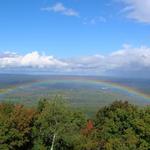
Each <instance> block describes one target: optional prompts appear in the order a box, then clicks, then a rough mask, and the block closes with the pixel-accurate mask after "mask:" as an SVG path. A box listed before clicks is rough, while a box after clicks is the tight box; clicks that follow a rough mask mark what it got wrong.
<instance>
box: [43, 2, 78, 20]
mask: <svg viewBox="0 0 150 150" xmlns="http://www.w3.org/2000/svg"><path fill="white" fill-rule="evenodd" d="M42 10H43V11H53V12H55V13H61V14H63V15H66V16H75V17H77V16H79V13H78V12H77V11H76V10H74V9H72V8H67V7H65V6H64V5H63V4H62V3H56V4H55V5H53V6H48V7H44V8H42Z"/></svg>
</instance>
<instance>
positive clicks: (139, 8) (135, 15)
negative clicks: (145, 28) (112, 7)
mask: <svg viewBox="0 0 150 150" xmlns="http://www.w3.org/2000/svg"><path fill="white" fill-rule="evenodd" d="M119 1H121V2H122V3H123V4H125V7H124V9H123V10H122V12H125V13H127V17H128V18H131V19H134V20H137V21H139V22H145V23H150V0H119Z"/></svg>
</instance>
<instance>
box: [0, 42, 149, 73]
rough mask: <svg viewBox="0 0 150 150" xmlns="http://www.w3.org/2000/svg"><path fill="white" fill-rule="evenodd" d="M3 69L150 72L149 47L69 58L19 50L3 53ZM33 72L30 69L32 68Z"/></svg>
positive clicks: (72, 71)
mask: <svg viewBox="0 0 150 150" xmlns="http://www.w3.org/2000/svg"><path fill="white" fill-rule="evenodd" d="M0 68H1V69H4V68H9V69H14V68H15V69H16V68H18V70H19V69H21V68H30V69H34V70H39V71H40V70H46V71H47V72H55V73H60V72H63V73H75V74H76V73H80V74H108V73H109V72H111V73H112V74H115V73H120V74H121V75H124V74H125V73H126V74H129V75H131V74H136V75H141V73H142V72H143V73H144V74H147V75H149V74H150V48H148V47H144V46H141V47H137V48H134V47H132V46H129V45H124V46H123V48H122V49H120V50H117V51H114V52H112V53H110V54H108V55H100V54H97V55H91V56H83V57H76V58H70V59H58V58H55V57H53V56H51V55H42V54H39V53H38V52H36V51H35V52H31V53H28V54H25V55H18V54H16V53H10V52H9V53H3V54H0ZM30 71H31V70H30Z"/></svg>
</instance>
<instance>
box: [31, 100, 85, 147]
mask: <svg viewBox="0 0 150 150" xmlns="http://www.w3.org/2000/svg"><path fill="white" fill-rule="evenodd" d="M40 105H41V102H40ZM43 106H44V108H43V109H42V111H41V112H40V113H39V115H38V117H37V119H36V120H35V123H34V127H33V137H34V143H35V146H34V148H33V149H39V148H37V143H38V147H41V146H42V147H43V149H49V150H52V149H55V150H56V149H58V150H61V149H62V150H64V149H65V150H67V149H68V150H70V149H75V147H76V145H77V142H78V141H79V138H80V136H81V134H80V131H81V129H82V128H83V127H84V126H85V123H86V119H85V116H84V115H83V114H82V113H81V112H78V111H75V110H74V109H73V108H71V107H70V106H69V105H68V104H67V103H66V102H64V101H62V100H61V99H55V100H52V101H49V102H47V101H46V105H43Z"/></svg>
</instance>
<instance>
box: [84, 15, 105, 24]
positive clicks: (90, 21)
mask: <svg viewBox="0 0 150 150" xmlns="http://www.w3.org/2000/svg"><path fill="white" fill-rule="evenodd" d="M101 22H103V23H104V22H106V18H105V17H103V16H95V17H91V18H90V17H85V18H84V19H83V24H91V25H95V24H98V23H101Z"/></svg>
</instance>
